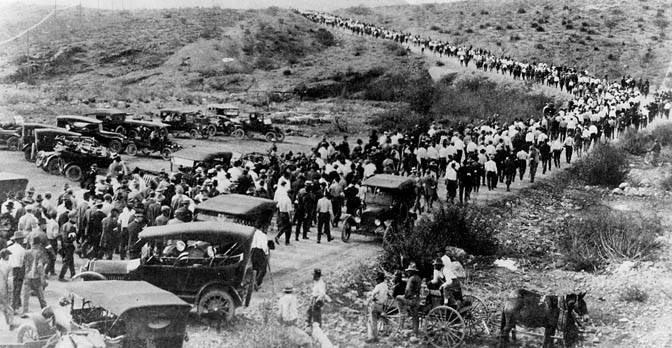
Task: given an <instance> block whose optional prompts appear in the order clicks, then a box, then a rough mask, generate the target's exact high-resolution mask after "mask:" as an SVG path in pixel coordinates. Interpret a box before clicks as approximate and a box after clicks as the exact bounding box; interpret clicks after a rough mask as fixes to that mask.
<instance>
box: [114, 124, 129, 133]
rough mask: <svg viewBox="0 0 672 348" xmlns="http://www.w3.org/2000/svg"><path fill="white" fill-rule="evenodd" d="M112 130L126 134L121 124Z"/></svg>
mask: <svg viewBox="0 0 672 348" xmlns="http://www.w3.org/2000/svg"><path fill="white" fill-rule="evenodd" d="M114 132H115V133H119V134H123V135H126V128H124V127H123V126H117V128H115V129H114Z"/></svg>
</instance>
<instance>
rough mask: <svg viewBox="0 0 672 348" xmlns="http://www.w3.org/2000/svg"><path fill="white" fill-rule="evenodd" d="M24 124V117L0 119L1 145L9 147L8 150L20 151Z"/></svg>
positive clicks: (2, 117) (3, 117) (4, 117)
mask: <svg viewBox="0 0 672 348" xmlns="http://www.w3.org/2000/svg"><path fill="white" fill-rule="evenodd" d="M24 123H25V122H24V120H23V117H22V116H1V117H0V144H5V145H7V150H10V151H16V150H18V149H19V138H20V137H21V134H20V132H21V126H22V125H23V124H24Z"/></svg>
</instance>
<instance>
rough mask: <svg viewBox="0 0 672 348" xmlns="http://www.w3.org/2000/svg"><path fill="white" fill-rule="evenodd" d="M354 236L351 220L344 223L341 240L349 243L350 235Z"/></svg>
mask: <svg viewBox="0 0 672 348" xmlns="http://www.w3.org/2000/svg"><path fill="white" fill-rule="evenodd" d="M351 234H352V223H350V219H348V220H345V222H343V228H342V229H341V240H342V241H344V242H347V241H349V240H350V235H351Z"/></svg>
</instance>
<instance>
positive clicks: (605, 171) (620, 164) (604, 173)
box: [569, 144, 628, 187]
mask: <svg viewBox="0 0 672 348" xmlns="http://www.w3.org/2000/svg"><path fill="white" fill-rule="evenodd" d="M627 169H628V163H627V159H626V156H625V151H624V150H622V149H620V148H617V147H614V146H612V145H610V144H605V145H599V146H597V147H596V148H595V149H594V150H593V151H592V152H590V153H589V154H588V156H585V157H584V158H582V159H580V160H578V161H577V162H576V163H575V164H574V166H573V167H571V168H570V169H569V171H570V173H571V175H572V176H573V178H574V179H576V180H578V181H581V182H584V183H586V184H588V185H598V186H608V187H616V186H618V185H619V184H620V183H622V182H623V181H625V177H626V175H627V173H628V170H627Z"/></svg>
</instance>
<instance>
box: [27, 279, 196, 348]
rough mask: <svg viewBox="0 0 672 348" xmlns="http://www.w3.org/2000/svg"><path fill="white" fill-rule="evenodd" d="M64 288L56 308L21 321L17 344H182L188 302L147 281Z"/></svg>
mask: <svg viewBox="0 0 672 348" xmlns="http://www.w3.org/2000/svg"><path fill="white" fill-rule="evenodd" d="M66 290H67V296H66V297H64V298H63V299H61V301H60V303H59V306H58V307H53V308H52V307H50V306H49V307H45V309H43V310H42V311H41V312H39V313H29V314H27V315H24V316H22V317H21V318H20V319H19V323H18V324H19V327H18V329H17V330H16V335H17V341H18V342H19V343H22V344H23V345H24V346H31V347H32V346H36V347H43V346H44V347H54V346H55V347H101V346H102V347H124V348H131V347H134V348H135V347H147V348H148V347H171V348H180V347H182V345H183V343H184V341H185V339H187V336H186V326H187V314H188V312H189V310H190V309H191V306H190V305H189V304H188V303H186V302H184V301H183V300H181V299H180V298H179V297H177V296H175V295H174V294H172V293H170V292H168V291H165V290H162V289H160V288H158V287H156V286H154V285H151V284H149V283H147V282H143V281H115V280H109V281H99V282H73V283H70V284H68V285H67V287H66ZM49 343H53V344H54V345H49Z"/></svg>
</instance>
